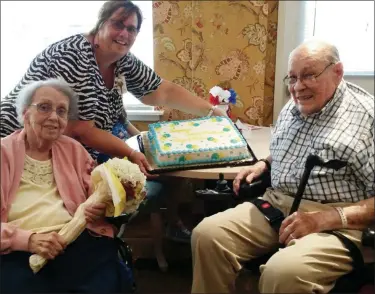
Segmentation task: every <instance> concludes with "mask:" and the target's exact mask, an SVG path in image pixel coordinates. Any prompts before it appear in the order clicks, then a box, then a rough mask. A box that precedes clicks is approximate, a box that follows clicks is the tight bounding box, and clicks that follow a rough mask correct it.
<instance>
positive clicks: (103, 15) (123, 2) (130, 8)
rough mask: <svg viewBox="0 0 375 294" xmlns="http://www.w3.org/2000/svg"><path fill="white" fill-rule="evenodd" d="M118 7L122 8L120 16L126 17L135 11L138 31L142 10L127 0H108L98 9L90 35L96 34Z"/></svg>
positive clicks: (140, 24)
mask: <svg viewBox="0 0 375 294" xmlns="http://www.w3.org/2000/svg"><path fill="white" fill-rule="evenodd" d="M120 8H124V12H123V13H122V15H121V17H122V18H123V19H127V18H128V17H129V16H130V15H132V14H133V13H135V14H136V15H137V19H138V25H137V30H138V31H140V29H141V26H142V21H143V16H142V12H141V10H140V9H139V7H138V6H137V5H135V4H134V3H133V2H132V1H129V0H110V1H107V2H105V3H104V4H103V6H102V8H101V9H100V11H99V16H98V20H97V22H96V25H95V27H94V28H93V29H92V30H91V31H90V35H94V36H95V35H96V34H97V33H98V31H99V30H100V28H101V27H102V25H103V24H104V23H105V22H106V21H107V20H108V19H109V18H110V17H111V15H112V14H113V13H114V12H115V11H117V10H118V9H120Z"/></svg>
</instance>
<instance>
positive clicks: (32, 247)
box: [29, 232, 67, 259]
mask: <svg viewBox="0 0 375 294" xmlns="http://www.w3.org/2000/svg"><path fill="white" fill-rule="evenodd" d="M66 246H67V244H66V241H65V240H64V238H63V237H62V236H60V235H59V234H57V233H56V232H51V233H47V234H33V235H31V236H30V239H29V251H30V252H31V253H36V254H38V255H40V256H42V257H44V258H45V259H55V257H56V256H57V255H59V254H60V253H62V252H63V251H64V249H65V248H66Z"/></svg>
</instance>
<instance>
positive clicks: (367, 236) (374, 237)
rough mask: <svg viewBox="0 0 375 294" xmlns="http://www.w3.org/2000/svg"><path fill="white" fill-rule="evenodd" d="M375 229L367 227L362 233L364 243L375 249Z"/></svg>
mask: <svg viewBox="0 0 375 294" xmlns="http://www.w3.org/2000/svg"><path fill="white" fill-rule="evenodd" d="M374 243H375V229H373V228H367V229H366V230H364V231H363V234H362V245H363V246H366V247H371V248H374V249H375V244H374Z"/></svg>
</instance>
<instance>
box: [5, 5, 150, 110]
mask: <svg viewBox="0 0 375 294" xmlns="http://www.w3.org/2000/svg"><path fill="white" fill-rule="evenodd" d="M133 2H134V3H135V4H137V5H138V6H139V7H140V8H141V10H142V13H143V16H144V22H143V25H142V29H141V32H140V33H139V35H138V37H137V40H136V42H135V43H134V45H133V47H132V50H131V51H132V53H133V54H135V55H136V56H137V57H138V58H140V59H141V60H142V61H143V62H144V63H145V64H147V65H148V66H150V67H151V68H153V64H154V60H153V52H152V49H151V50H150V48H153V36H152V34H153V29H152V1H133ZM103 3H104V1H1V97H4V96H6V95H7V94H8V93H9V92H10V91H11V90H12V89H13V87H14V86H15V85H16V84H17V83H18V82H19V80H20V79H21V77H22V76H23V74H24V73H25V72H26V70H27V68H28V66H29V64H30V62H31V61H32V59H33V58H34V57H35V56H36V55H37V54H38V53H40V52H41V51H42V50H44V49H45V48H46V47H47V46H48V45H50V44H52V43H53V42H55V41H58V40H61V39H63V38H65V37H68V36H71V35H73V34H77V33H84V32H88V31H89V30H90V29H91V28H92V27H94V25H95V23H96V20H97V15H98V13H99V10H100V7H101V6H102V4H103ZM124 100H125V103H126V106H127V108H129V109H131V108H132V107H135V109H139V108H142V109H144V110H153V107H151V106H145V105H143V104H142V103H140V102H139V101H138V99H136V98H135V97H133V96H132V95H131V94H130V93H129V94H126V95H125V97H124Z"/></svg>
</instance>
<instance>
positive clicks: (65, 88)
mask: <svg viewBox="0 0 375 294" xmlns="http://www.w3.org/2000/svg"><path fill="white" fill-rule="evenodd" d="M42 87H51V88H53V89H55V90H57V91H59V92H60V93H62V94H64V95H65V96H66V97H68V98H69V109H68V118H69V119H72V120H74V119H77V118H78V96H77V94H76V93H75V92H74V91H73V89H72V88H71V87H70V86H69V84H68V83H67V82H65V81H64V80H62V79H47V80H43V81H36V82H32V83H30V84H27V85H26V86H24V87H23V88H22V90H21V91H20V92H19V93H18V96H17V98H16V111H17V118H18V121H19V122H20V124H21V125H23V124H24V121H23V113H24V111H25V110H26V109H27V108H28V107H29V106H30V105H31V103H32V101H33V97H34V94H35V92H36V91H37V90H38V89H40V88H42Z"/></svg>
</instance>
